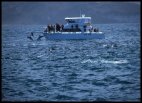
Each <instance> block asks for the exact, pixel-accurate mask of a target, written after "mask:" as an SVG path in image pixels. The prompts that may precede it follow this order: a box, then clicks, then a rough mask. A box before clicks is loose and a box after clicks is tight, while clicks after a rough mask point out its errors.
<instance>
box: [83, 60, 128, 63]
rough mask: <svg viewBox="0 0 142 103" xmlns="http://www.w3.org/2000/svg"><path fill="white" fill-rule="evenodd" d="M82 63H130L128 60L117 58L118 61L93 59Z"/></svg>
mask: <svg viewBox="0 0 142 103" xmlns="http://www.w3.org/2000/svg"><path fill="white" fill-rule="evenodd" d="M81 63H107V64H108V63H110V64H123V63H128V61H127V60H117V61H109V60H98V61H94V60H91V59H87V60H83V61H82V62H81Z"/></svg>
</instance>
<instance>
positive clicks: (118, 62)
mask: <svg viewBox="0 0 142 103" xmlns="http://www.w3.org/2000/svg"><path fill="white" fill-rule="evenodd" d="M101 62H102V63H111V64H123V63H128V61H127V60H118V61H108V60H101Z"/></svg>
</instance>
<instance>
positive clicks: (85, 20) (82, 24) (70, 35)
mask: <svg viewBox="0 0 142 103" xmlns="http://www.w3.org/2000/svg"><path fill="white" fill-rule="evenodd" d="M65 21H66V24H64V25H59V24H56V25H48V26H47V28H46V29H45V30H44V32H42V35H39V37H38V40H40V39H41V37H45V38H46V40H70V39H73V40H79V39H103V38H105V35H104V33H103V32H100V31H99V29H97V28H95V27H93V26H92V24H91V17H85V15H82V16H81V17H66V18H65ZM33 33H34V32H32V33H31V34H32V35H33ZM30 39H31V38H30Z"/></svg>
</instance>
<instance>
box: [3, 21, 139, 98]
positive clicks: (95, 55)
mask: <svg viewBox="0 0 142 103" xmlns="http://www.w3.org/2000/svg"><path fill="white" fill-rule="evenodd" d="M45 26H46V25H2V44H1V45H2V57H1V61H2V63H1V64H2V67H1V71H2V101H140V99H141V98H140V24H139V23H123V24H96V25H95V26H96V27H98V28H99V30H100V31H102V32H104V33H105V39H98V40H96V39H92V40H45V39H42V40H41V41H36V40H34V41H30V40H29V39H27V35H28V32H31V31H43V30H44V27H45Z"/></svg>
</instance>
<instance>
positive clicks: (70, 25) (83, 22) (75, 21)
mask: <svg viewBox="0 0 142 103" xmlns="http://www.w3.org/2000/svg"><path fill="white" fill-rule="evenodd" d="M65 21H66V24H65V25H64V31H66V32H78V31H80V32H87V31H89V30H91V29H92V26H91V17H85V15H82V16H81V17H66V18H65Z"/></svg>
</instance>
